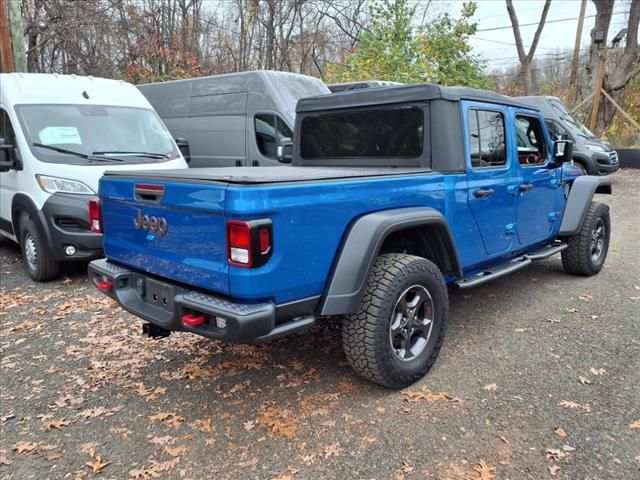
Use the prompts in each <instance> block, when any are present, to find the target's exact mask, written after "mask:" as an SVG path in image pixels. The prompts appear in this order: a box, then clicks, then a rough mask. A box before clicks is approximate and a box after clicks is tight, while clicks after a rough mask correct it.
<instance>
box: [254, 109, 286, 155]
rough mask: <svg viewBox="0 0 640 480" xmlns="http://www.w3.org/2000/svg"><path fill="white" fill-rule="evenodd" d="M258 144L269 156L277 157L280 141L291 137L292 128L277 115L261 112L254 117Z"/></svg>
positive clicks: (263, 153)
mask: <svg viewBox="0 0 640 480" xmlns="http://www.w3.org/2000/svg"><path fill="white" fill-rule="evenodd" d="M254 128H255V130H256V144H257V145H258V150H259V151H260V153H261V154H262V155H264V156H265V157H267V158H272V159H274V160H275V159H276V158H277V149H278V143H279V142H280V140H282V139H283V138H291V137H292V136H293V133H292V132H291V129H290V128H289V127H288V126H287V124H286V123H284V120H282V119H281V118H280V117H278V116H277V115H271V114H260V115H256V116H255V118H254Z"/></svg>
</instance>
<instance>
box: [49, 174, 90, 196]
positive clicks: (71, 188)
mask: <svg viewBox="0 0 640 480" xmlns="http://www.w3.org/2000/svg"><path fill="white" fill-rule="evenodd" d="M36 180H37V181H38V185H40V188H41V189H42V190H44V191H45V192H48V193H74V194H76V195H95V194H96V192H94V191H93V190H91V188H89V187H88V186H87V185H85V184H84V183H82V182H79V181H77V180H70V179H68V178H59V177H48V176H46V175H36Z"/></svg>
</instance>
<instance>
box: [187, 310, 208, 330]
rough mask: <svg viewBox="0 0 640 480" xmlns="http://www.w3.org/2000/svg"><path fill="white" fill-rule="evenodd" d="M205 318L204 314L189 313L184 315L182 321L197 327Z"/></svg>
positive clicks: (189, 325)
mask: <svg viewBox="0 0 640 480" xmlns="http://www.w3.org/2000/svg"><path fill="white" fill-rule="evenodd" d="M204 320H205V319H204V315H199V316H195V315H194V314H192V313H187V314H186V315H183V316H182V323H184V324H185V325H187V326H188V327H197V326H198V325H202V324H203V323H204Z"/></svg>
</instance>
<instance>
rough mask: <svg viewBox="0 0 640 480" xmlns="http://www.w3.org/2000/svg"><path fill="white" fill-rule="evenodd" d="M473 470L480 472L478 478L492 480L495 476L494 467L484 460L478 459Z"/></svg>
mask: <svg viewBox="0 0 640 480" xmlns="http://www.w3.org/2000/svg"><path fill="white" fill-rule="evenodd" d="M474 470H475V471H476V472H478V473H479V474H480V478H479V480H493V479H494V478H496V476H495V471H496V467H494V466H492V465H489V464H488V463H487V462H485V461H484V460H480V461H479V462H478V466H477V467H475V468H474Z"/></svg>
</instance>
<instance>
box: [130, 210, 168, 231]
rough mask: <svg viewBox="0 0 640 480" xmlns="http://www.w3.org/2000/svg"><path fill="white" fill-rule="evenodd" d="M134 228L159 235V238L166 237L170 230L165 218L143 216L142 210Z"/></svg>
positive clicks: (134, 221) (134, 220)
mask: <svg viewBox="0 0 640 480" xmlns="http://www.w3.org/2000/svg"><path fill="white" fill-rule="evenodd" d="M133 226H134V228H135V229H136V230H144V231H145V232H151V233H157V234H158V238H162V237H164V236H165V235H166V234H167V231H168V229H169V227H168V225H167V220H166V219H165V218H163V217H150V216H149V215H142V210H141V209H138V218H134V219H133Z"/></svg>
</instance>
